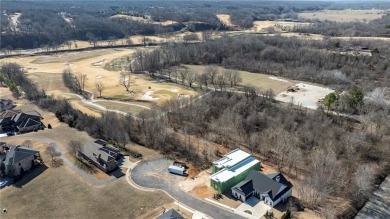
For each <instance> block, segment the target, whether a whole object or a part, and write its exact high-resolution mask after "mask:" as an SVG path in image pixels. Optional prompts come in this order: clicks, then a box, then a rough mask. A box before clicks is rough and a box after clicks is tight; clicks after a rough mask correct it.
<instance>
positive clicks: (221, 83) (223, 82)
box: [215, 74, 227, 91]
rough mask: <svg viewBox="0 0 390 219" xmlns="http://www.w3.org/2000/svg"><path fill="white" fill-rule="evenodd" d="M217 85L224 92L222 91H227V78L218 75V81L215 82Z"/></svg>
mask: <svg viewBox="0 0 390 219" xmlns="http://www.w3.org/2000/svg"><path fill="white" fill-rule="evenodd" d="M215 83H216V84H217V85H218V87H219V89H220V90H221V91H222V90H225V88H226V84H227V83H226V78H225V76H224V75H221V74H220V75H218V76H217V78H216V80H215Z"/></svg>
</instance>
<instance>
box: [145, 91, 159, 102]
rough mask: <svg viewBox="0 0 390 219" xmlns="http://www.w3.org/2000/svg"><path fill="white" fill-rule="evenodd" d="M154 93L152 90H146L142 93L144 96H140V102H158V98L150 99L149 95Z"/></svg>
mask: <svg viewBox="0 0 390 219" xmlns="http://www.w3.org/2000/svg"><path fill="white" fill-rule="evenodd" d="M153 92H154V91H153V90H148V91H146V92H145V93H144V95H142V97H141V100H150V101H153V100H158V98H156V97H152V96H151V94H152V93H153Z"/></svg>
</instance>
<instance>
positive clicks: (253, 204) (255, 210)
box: [236, 196, 271, 218]
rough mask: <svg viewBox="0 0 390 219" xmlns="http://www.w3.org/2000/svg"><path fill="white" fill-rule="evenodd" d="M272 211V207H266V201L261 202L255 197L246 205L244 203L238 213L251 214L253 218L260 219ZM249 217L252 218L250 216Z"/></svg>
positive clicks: (246, 202) (247, 201) (239, 207)
mask: <svg viewBox="0 0 390 219" xmlns="http://www.w3.org/2000/svg"><path fill="white" fill-rule="evenodd" d="M269 210H271V206H269V205H266V204H265V203H264V201H260V200H259V199H257V198H255V197H253V196H252V197H250V198H249V199H248V200H246V201H245V202H244V203H242V204H241V205H240V206H238V208H237V209H236V211H241V212H245V213H249V212H250V215H252V217H251V218H260V217H262V216H263V215H265V214H266V213H267V211H269ZM248 217H250V216H249V215H248Z"/></svg>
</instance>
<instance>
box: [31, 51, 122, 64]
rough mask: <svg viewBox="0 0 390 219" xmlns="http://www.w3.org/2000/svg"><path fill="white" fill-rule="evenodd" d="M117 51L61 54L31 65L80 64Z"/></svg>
mask: <svg viewBox="0 0 390 219" xmlns="http://www.w3.org/2000/svg"><path fill="white" fill-rule="evenodd" d="M115 52H117V50H115V49H110V50H92V51H83V52H68V53H60V54H58V55H52V56H42V57H39V58H37V59H35V60H34V61H32V62H31V63H34V64H46V63H64V62H78V61H81V60H83V59H90V58H94V57H97V56H101V55H107V54H110V53H115Z"/></svg>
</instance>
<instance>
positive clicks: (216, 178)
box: [210, 148, 260, 193]
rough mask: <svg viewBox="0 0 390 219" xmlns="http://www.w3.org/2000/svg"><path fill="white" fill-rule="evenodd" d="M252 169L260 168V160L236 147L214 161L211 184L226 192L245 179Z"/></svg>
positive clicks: (219, 190)
mask: <svg viewBox="0 0 390 219" xmlns="http://www.w3.org/2000/svg"><path fill="white" fill-rule="evenodd" d="M251 170H260V161H259V160H257V159H256V158H254V157H252V156H251V155H250V154H248V153H247V152H245V151H242V150H240V149H239V148H237V149H234V150H233V151H231V152H229V153H227V154H225V155H224V156H223V158H221V159H219V160H217V161H214V162H213V165H212V172H213V173H214V174H213V175H211V177H210V186H211V187H213V188H214V189H215V190H217V191H218V192H219V193H224V192H225V191H227V190H230V188H231V187H233V186H235V185H236V184H237V183H239V182H241V181H242V180H244V179H245V177H246V176H247V175H248V174H249V172H250V171H251Z"/></svg>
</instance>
